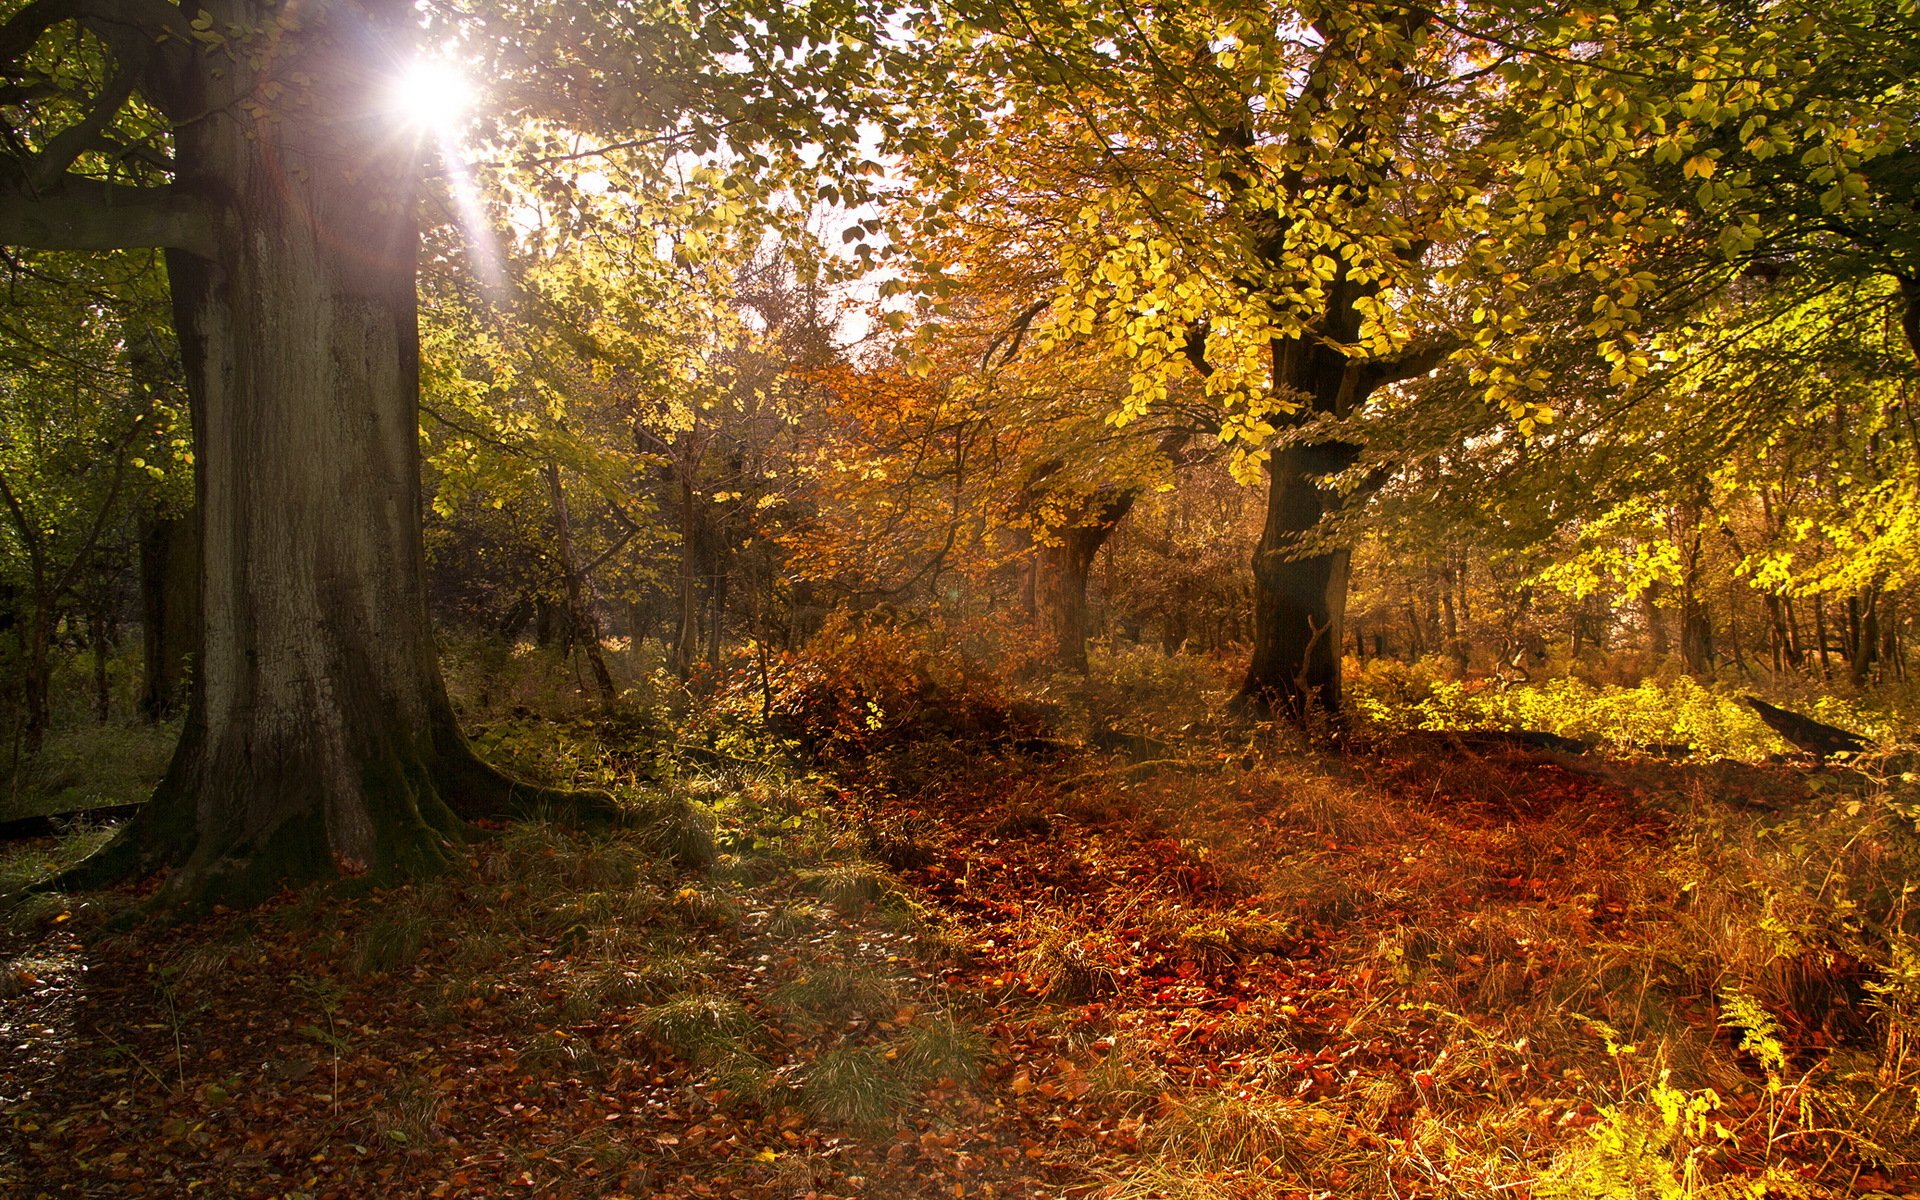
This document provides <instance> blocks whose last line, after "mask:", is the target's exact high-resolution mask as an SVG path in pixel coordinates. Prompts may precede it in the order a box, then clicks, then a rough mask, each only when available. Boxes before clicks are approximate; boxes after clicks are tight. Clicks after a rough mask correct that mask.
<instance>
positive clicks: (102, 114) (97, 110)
mask: <svg viewBox="0 0 1920 1200" xmlns="http://www.w3.org/2000/svg"><path fill="white" fill-rule="evenodd" d="M132 96H133V72H131V71H121V72H120V73H118V74H117V75H116V76H115V77H114V78H113V80H112V81H111V82H110V83H108V85H107V86H106V88H105V89H104V90H102V91H101V93H100V95H99V96H98V97H96V98H95V100H94V104H93V107H92V109H91V110H89V111H88V113H87V115H86V116H85V117H84V118H82V119H81V120H80V122H79V123H78V124H75V125H71V126H69V127H67V128H66V129H63V130H61V131H60V132H59V133H57V134H55V135H54V136H53V137H52V138H50V139H48V141H47V146H46V149H44V150H42V151H41V152H40V153H39V154H37V155H35V156H34V159H33V161H32V162H30V163H28V164H27V185H28V187H29V188H30V189H31V190H32V191H33V192H34V194H36V195H38V194H39V193H41V192H44V191H47V190H48V189H50V188H54V187H57V186H59V183H60V180H61V179H62V178H64V177H65V176H66V173H67V168H69V167H71V166H73V164H74V162H75V161H76V160H77V159H79V157H80V156H81V155H83V154H85V153H86V152H87V151H89V150H100V149H112V148H113V144H112V143H111V142H108V141H107V140H106V138H105V132H106V128H107V124H108V123H109V122H110V121H112V120H113V118H114V115H115V114H116V113H118V112H119V111H120V110H121V108H123V107H125V105H126V103H127V101H128V100H129V99H131V98H132Z"/></svg>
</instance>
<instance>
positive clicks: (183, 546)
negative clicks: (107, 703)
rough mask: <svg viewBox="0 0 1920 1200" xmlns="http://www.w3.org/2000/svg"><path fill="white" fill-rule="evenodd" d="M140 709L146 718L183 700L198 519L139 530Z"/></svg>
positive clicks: (194, 621)
mask: <svg viewBox="0 0 1920 1200" xmlns="http://www.w3.org/2000/svg"><path fill="white" fill-rule="evenodd" d="M140 627H141V628H140V633H141V652H142V654H141V657H142V663H143V666H144V671H143V672H142V674H143V678H142V680H141V689H140V712H141V715H143V716H145V717H146V719H147V720H149V721H157V720H159V719H160V718H162V717H165V716H167V715H169V714H171V713H172V712H173V711H174V709H175V708H177V707H178V706H179V705H180V703H181V702H182V701H183V700H185V699H186V679H187V674H188V670H189V667H190V664H191V662H192V660H193V657H194V655H195V654H196V653H198V648H199V644H200V522H199V519H198V517H197V516H195V515H189V516H186V517H161V518H155V519H151V520H147V521H144V522H142V524H141V529H140Z"/></svg>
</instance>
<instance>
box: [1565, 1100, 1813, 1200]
mask: <svg viewBox="0 0 1920 1200" xmlns="http://www.w3.org/2000/svg"><path fill="white" fill-rule="evenodd" d="M1719 1107H1720V1097H1719V1095H1718V1094H1717V1093H1715V1092H1714V1091H1713V1090H1712V1089H1711V1088H1708V1089H1706V1090H1704V1091H1699V1092H1685V1091H1682V1090H1680V1089H1679V1088H1676V1087H1673V1086H1672V1085H1671V1084H1670V1083H1668V1074H1667V1072H1665V1071H1662V1072H1661V1073H1660V1080H1659V1082H1657V1083H1655V1084H1654V1085H1653V1087H1652V1089H1651V1090H1650V1091H1649V1092H1648V1093H1647V1095H1646V1097H1645V1098H1644V1099H1642V1100H1639V1101H1636V1102H1632V1103H1628V1104H1622V1105H1617V1106H1609V1107H1606V1108H1603V1109H1602V1110H1601V1119H1600V1123H1599V1124H1597V1125H1595V1126H1593V1127H1592V1128H1591V1129H1589V1130H1588V1131H1587V1134H1586V1141H1585V1142H1584V1143H1583V1144H1580V1145H1577V1146H1574V1147H1573V1148H1571V1149H1569V1150H1567V1151H1565V1152H1563V1153H1562V1154H1561V1155H1560V1156H1559V1158H1558V1159H1557V1160H1556V1161H1555V1163H1554V1165H1553V1167H1552V1169H1550V1170H1549V1171H1548V1172H1547V1173H1546V1175H1544V1176H1542V1177H1541V1178H1540V1179H1538V1180H1536V1181H1535V1182H1534V1185H1533V1195H1534V1197H1535V1198H1536V1200H1763V1198H1765V1197H1797V1196H1806V1195H1809V1194H1810V1193H1809V1192H1808V1191H1807V1189H1806V1187H1805V1186H1804V1185H1803V1184H1802V1183H1801V1182H1800V1181H1799V1180H1798V1179H1796V1178H1794V1177H1793V1176H1792V1175H1791V1174H1789V1173H1788V1172H1786V1171H1784V1170H1782V1169H1780V1168H1778V1167H1768V1168H1767V1170H1766V1171H1765V1172H1764V1173H1763V1174H1761V1175H1759V1176H1756V1177H1748V1178H1741V1179H1723V1180H1715V1181H1711V1182H1710V1181H1708V1180H1706V1179H1705V1178H1703V1174H1704V1172H1703V1168H1704V1164H1705V1162H1706V1159H1707V1157H1708V1156H1709V1154H1710V1153H1711V1151H1712V1143H1713V1142H1715V1141H1718V1140H1721V1139H1724V1138H1726V1137H1727V1136H1728V1132H1727V1130H1726V1127H1725V1126H1723V1125H1721V1124H1720V1123H1719V1122H1717V1121H1715V1120H1714V1119H1713V1114H1714V1113H1715V1112H1716V1111H1717V1110H1718V1109H1719Z"/></svg>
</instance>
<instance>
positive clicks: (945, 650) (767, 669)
mask: <svg viewBox="0 0 1920 1200" xmlns="http://www.w3.org/2000/svg"><path fill="white" fill-rule="evenodd" d="M981 626H982V622H981V621H969V622H953V623H946V622H931V623H928V624H926V625H921V626H915V627H907V626H903V625H898V624H892V623H889V622H886V621H881V620H874V619H867V618H861V617H856V616H854V615H851V614H848V613H845V612H839V613H836V614H834V615H833V616H831V617H829V618H828V619H827V621H826V623H825V625H824V626H823V627H822V628H821V630H820V632H819V633H818V634H816V635H815V636H814V638H813V639H812V640H811V641H810V642H808V643H807V644H806V645H805V646H803V647H801V648H800V649H798V650H793V651H783V652H781V653H779V654H768V655H765V656H762V655H761V654H759V653H758V652H757V651H756V649H755V648H753V647H747V648H745V649H743V650H741V651H739V652H737V653H736V654H735V655H734V656H733V658H732V659H731V660H730V662H729V665H728V667H727V669H726V670H725V671H724V672H723V673H722V674H721V675H720V677H719V678H718V679H717V681H716V697H715V704H714V712H715V713H716V714H717V715H718V716H720V717H723V718H727V719H730V720H732V721H735V722H739V723H752V722H756V721H761V720H764V721H765V723H766V725H767V726H768V727H769V728H770V729H772V730H773V731H774V732H775V733H776V734H777V735H779V736H780V737H782V738H785V739H788V740H790V741H791V742H792V743H794V744H796V745H797V746H798V748H799V749H800V750H801V751H802V752H803V753H805V754H806V755H808V756H809V757H811V758H813V759H815V760H822V759H829V758H835V757H858V756H861V755H865V754H870V753H872V752H874V751H876V750H880V749H883V748H886V747H889V746H894V745H898V744H901V743H903V742H911V741H920V740H925V739H928V738H939V737H946V738H955V739H969V740H975V741H985V742H1000V741H1006V740H1009V739H1017V738H1021V737H1028V736H1033V735H1036V734H1038V733H1039V732H1041V728H1040V726H1041V724H1042V723H1041V721H1040V720H1039V719H1038V717H1037V715H1036V714H1035V713H1034V712H1033V711H1032V710H1031V708H1030V707H1029V706H1027V705H1023V704H1021V703H1020V702H1019V701H1018V700H1017V699H1016V698H1015V695H1014V692H1013V688H1012V679H1013V678H1014V676H1015V675H1017V674H1018V673H1019V669H1020V666H1021V663H1020V661H1019V656H1018V654H1017V653H1016V654H1014V655H1012V656H1009V654H1008V653H1007V651H1006V650H1005V649H1004V647H1005V646H1019V645H1022V644H1024V643H1025V642H1026V641H1028V640H1030V639H1028V638H1021V637H1015V636H1008V638H1007V640H1006V641H1004V642H1001V643H999V645H1000V646H1001V647H1002V648H1001V649H999V650H997V651H989V650H988V649H987V646H989V645H991V644H993V643H992V639H991V638H990V637H989V636H988V633H989V632H990V631H987V630H984V629H983V628H981ZM994 628H995V629H996V630H997V629H998V626H995V627H994ZM1000 632H1002V633H1005V632H1007V631H1000Z"/></svg>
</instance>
